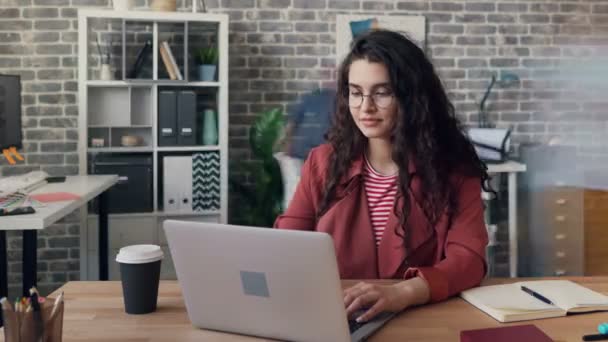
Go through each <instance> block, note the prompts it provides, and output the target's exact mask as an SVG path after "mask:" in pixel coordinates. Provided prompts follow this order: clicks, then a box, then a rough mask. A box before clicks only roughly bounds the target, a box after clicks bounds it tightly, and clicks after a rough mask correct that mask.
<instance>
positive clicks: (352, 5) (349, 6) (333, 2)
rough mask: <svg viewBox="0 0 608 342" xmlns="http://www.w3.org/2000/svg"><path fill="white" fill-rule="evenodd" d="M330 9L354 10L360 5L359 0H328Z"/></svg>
mask: <svg viewBox="0 0 608 342" xmlns="http://www.w3.org/2000/svg"><path fill="white" fill-rule="evenodd" d="M328 7H329V8H330V9H341V10H354V9H359V8H360V7H361V1H360V0H329V3H328Z"/></svg>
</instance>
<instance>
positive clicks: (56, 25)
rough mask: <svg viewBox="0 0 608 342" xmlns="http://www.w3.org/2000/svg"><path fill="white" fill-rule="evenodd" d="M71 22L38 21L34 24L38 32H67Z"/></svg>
mask: <svg viewBox="0 0 608 342" xmlns="http://www.w3.org/2000/svg"><path fill="white" fill-rule="evenodd" d="M69 27H70V22H69V21H67V20H37V21H35V22H34V29H36V30H43V31H46V30H67V29H68V28H69Z"/></svg>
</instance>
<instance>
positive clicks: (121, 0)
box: [112, 0, 135, 11]
mask: <svg viewBox="0 0 608 342" xmlns="http://www.w3.org/2000/svg"><path fill="white" fill-rule="evenodd" d="M112 5H114V10H115V11H130V10H131V9H132V8H133V6H134V5H135V0H112Z"/></svg>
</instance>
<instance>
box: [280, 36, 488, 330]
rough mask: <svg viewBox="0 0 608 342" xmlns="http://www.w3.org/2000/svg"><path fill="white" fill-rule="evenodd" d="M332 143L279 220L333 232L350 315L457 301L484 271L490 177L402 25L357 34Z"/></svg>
mask: <svg viewBox="0 0 608 342" xmlns="http://www.w3.org/2000/svg"><path fill="white" fill-rule="evenodd" d="M338 77H339V79H338V95H337V106H336V113H335V115H334V120H333V124H332V127H331V128H330V131H329V133H328V141H329V143H328V144H325V145H321V146H319V147H317V148H315V149H313V150H312V151H311V153H310V154H309V156H308V158H307V160H306V162H305V163H304V166H303V168H302V176H301V179H300V183H299V185H298V188H297V190H296V193H295V195H294V197H293V199H292V201H291V204H290V206H289V208H287V210H286V212H285V213H284V214H283V215H281V216H279V217H278V218H277V220H276V222H275V226H276V227H278V228H283V229H301V230H317V231H322V232H327V233H329V234H330V235H331V236H332V237H333V240H334V244H335V249H336V255H337V258H338V265H339V269H340V276H341V278H343V279H377V278H380V279H387V278H390V279H403V281H401V282H398V283H396V284H394V285H373V284H369V283H366V282H361V283H358V284H357V285H355V286H353V287H351V288H349V289H347V290H345V292H344V294H345V296H344V302H345V305H346V307H347V313H348V314H349V315H351V314H352V313H353V312H354V311H356V310H359V309H361V308H367V310H366V311H365V313H364V314H362V315H361V316H359V317H358V318H357V319H358V320H359V321H366V320H369V319H371V318H372V317H374V316H375V315H376V314H378V313H379V312H382V311H394V312H396V311H400V310H403V309H405V308H407V307H409V306H413V305H419V304H424V303H427V302H429V301H430V302H435V301H440V300H443V299H446V298H448V297H450V296H452V295H455V294H457V293H459V292H460V291H462V290H465V289H467V288H470V287H473V286H475V285H477V284H479V282H480V281H481V280H482V278H483V276H484V274H485V271H486V264H485V247H486V244H487V242H488V238H487V232H486V228H485V224H484V220H483V204H482V201H481V196H480V195H481V189H482V186H483V184H485V181H486V180H487V179H488V175H487V173H486V167H485V165H484V164H483V163H482V162H481V161H480V160H479V158H478V157H477V154H476V153H475V150H474V148H473V146H472V144H471V143H470V141H469V140H468V139H467V138H466V136H465V135H464V134H463V132H462V130H461V127H460V124H459V122H458V120H457V119H456V117H455V114H454V107H453V105H452V104H451V103H450V101H449V100H448V97H447V95H446V92H445V90H444V88H443V85H442V84H441V81H440V80H439V77H438V76H437V74H436V73H435V70H434V68H433V65H432V64H431V63H430V61H429V60H428V59H427V57H426V56H425V54H424V52H423V51H422V50H421V49H420V48H419V47H418V46H416V45H415V44H414V43H413V42H411V41H410V40H408V39H407V38H406V37H404V36H403V35H401V34H399V33H395V32H390V31H372V32H370V33H368V34H366V35H364V36H362V37H360V38H358V39H357V40H356V41H355V42H354V43H353V45H352V49H351V51H350V53H349V54H348V55H347V56H346V57H345V60H344V62H343V64H342V66H341V69H340V71H339V75H338Z"/></svg>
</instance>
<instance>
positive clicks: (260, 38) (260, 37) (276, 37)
mask: <svg viewBox="0 0 608 342" xmlns="http://www.w3.org/2000/svg"><path fill="white" fill-rule="evenodd" d="M247 42H248V43H250V44H259V43H281V42H282V37H281V35H280V34H278V33H248V34H247ZM286 43H287V41H286Z"/></svg>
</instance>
